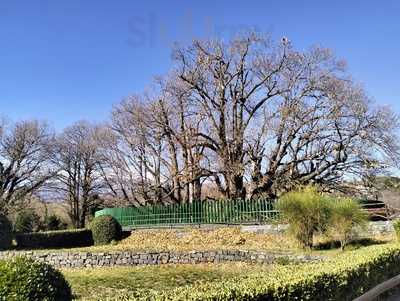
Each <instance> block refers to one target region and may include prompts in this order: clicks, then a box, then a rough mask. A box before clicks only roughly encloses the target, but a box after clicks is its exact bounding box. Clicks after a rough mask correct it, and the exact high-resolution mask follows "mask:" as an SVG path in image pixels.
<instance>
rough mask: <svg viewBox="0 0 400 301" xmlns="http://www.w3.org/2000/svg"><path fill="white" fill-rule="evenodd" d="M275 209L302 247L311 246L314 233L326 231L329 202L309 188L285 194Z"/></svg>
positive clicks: (312, 188)
mask: <svg viewBox="0 0 400 301" xmlns="http://www.w3.org/2000/svg"><path fill="white" fill-rule="evenodd" d="M277 208H278V210H280V211H281V213H282V215H283V218H284V219H285V220H286V221H287V222H288V223H289V225H290V231H291V232H292V233H293V234H294V236H295V237H296V239H297V240H298V241H299V242H300V243H301V244H302V245H303V246H304V247H311V246H312V243H313V237H314V233H315V232H316V231H325V230H326V227H327V224H328V221H329V217H330V216H329V214H330V200H329V199H328V198H327V197H325V196H324V195H323V194H321V193H320V192H318V190H317V189H316V188H315V187H311V186H307V187H304V188H301V189H299V190H296V191H291V192H288V193H286V194H285V195H283V196H282V197H281V198H280V200H279V201H278V204H277Z"/></svg>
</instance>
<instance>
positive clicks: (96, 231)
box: [90, 215, 122, 245]
mask: <svg viewBox="0 0 400 301" xmlns="http://www.w3.org/2000/svg"><path fill="white" fill-rule="evenodd" d="M90 230H92V234H93V240H94V244H95V245H104V244H109V243H111V242H112V241H116V240H120V239H121V237H122V228H121V225H120V224H119V223H118V221H117V220H116V219H115V218H114V217H112V216H111V215H102V216H98V217H96V218H94V219H93V221H92V222H91V224H90Z"/></svg>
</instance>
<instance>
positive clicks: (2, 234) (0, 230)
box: [0, 214, 12, 250]
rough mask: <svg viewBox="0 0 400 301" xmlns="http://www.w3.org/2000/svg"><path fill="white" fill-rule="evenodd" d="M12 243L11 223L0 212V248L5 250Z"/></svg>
mask: <svg viewBox="0 0 400 301" xmlns="http://www.w3.org/2000/svg"><path fill="white" fill-rule="evenodd" d="M11 243H12V225H11V222H10V221H9V219H8V218H7V217H6V216H5V215H3V214H0V250H6V249H8V248H10V247H11Z"/></svg>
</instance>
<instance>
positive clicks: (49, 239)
mask: <svg viewBox="0 0 400 301" xmlns="http://www.w3.org/2000/svg"><path fill="white" fill-rule="evenodd" d="M15 238H16V241H17V247H18V248H22V249H41V248H43V249H46V248H47V249H49V248H74V247H87V246H92V245H93V238H92V232H91V231H90V230H87V229H79V230H62V231H47V232H36V233H21V234H18V233H17V234H16V237H15Z"/></svg>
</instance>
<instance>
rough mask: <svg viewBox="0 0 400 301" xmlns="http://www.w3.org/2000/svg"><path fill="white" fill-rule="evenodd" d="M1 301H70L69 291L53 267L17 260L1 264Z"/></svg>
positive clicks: (21, 258)
mask: <svg viewBox="0 0 400 301" xmlns="http://www.w3.org/2000/svg"><path fill="white" fill-rule="evenodd" d="M0 300H7V301H27V300H29V301H42V300H47V301H53V300H54V301H69V300H72V296H71V288H70V286H69V284H68V282H67V281H66V280H65V278H64V276H63V275H62V274H61V273H60V272H59V271H57V270H55V269H54V268H53V267H51V266H50V265H48V264H45V263H39V262H35V261H34V260H32V259H27V258H24V257H18V258H15V259H13V260H8V261H0Z"/></svg>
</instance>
